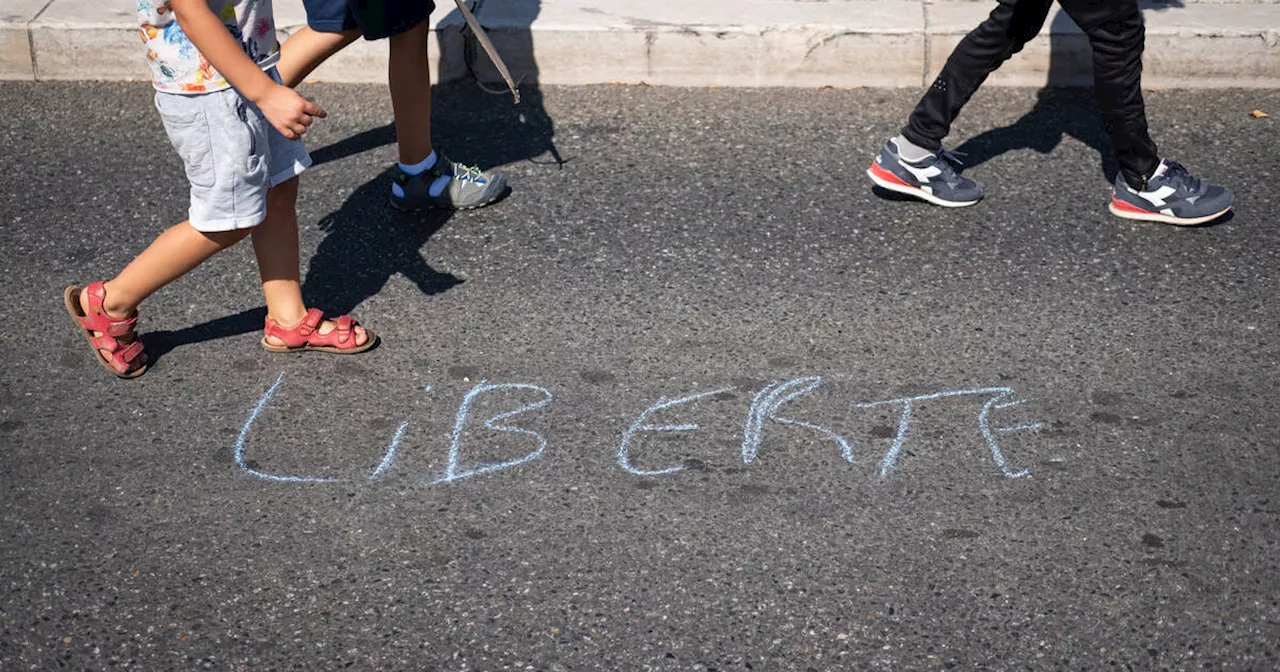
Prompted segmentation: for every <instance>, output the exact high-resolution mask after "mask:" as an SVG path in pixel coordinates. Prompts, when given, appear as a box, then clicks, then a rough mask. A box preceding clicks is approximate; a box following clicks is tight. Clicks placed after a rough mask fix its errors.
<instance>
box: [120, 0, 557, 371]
mask: <svg viewBox="0 0 1280 672" xmlns="http://www.w3.org/2000/svg"><path fill="white" fill-rule="evenodd" d="M442 1H444V0H442ZM485 5H486V3H485V0H475V1H474V2H473V3H472V5H471V6H472V11H473V12H474V13H475V14H476V16H477V18H478V19H479V20H480V24H481V25H482V26H484V27H485V28H486V29H487V32H488V33H489V36H490V38H491V39H492V40H493V42H494V44H495V46H496V47H497V49H498V53H499V54H500V55H501V56H502V58H503V59H504V60H505V61H506V63H507V66H508V68H509V69H510V71H511V74H512V76H513V77H514V78H515V80H516V81H517V82H518V83H519V89H520V103H519V105H513V104H512V96H511V94H510V92H507V91H505V84H504V83H502V80H501V78H500V77H499V76H498V75H497V71H496V69H494V68H493V66H492V64H491V63H489V61H488V57H487V56H486V55H485V54H484V51H483V50H482V49H481V48H480V47H479V45H478V43H477V42H476V39H475V37H474V36H473V35H471V33H470V31H469V30H467V29H466V28H465V25H466V24H465V22H464V21H463V20H462V17H461V15H460V13H459V12H458V10H457V9H456V8H455V9H454V10H453V11H452V12H450V13H449V14H448V15H447V16H446V17H444V19H443V20H442V21H441V22H440V23H439V24H438V31H439V34H438V36H439V38H440V39H439V44H440V52H441V53H440V72H441V73H442V75H441V77H440V79H442V80H443V81H444V83H437V84H435V85H434V86H433V88H432V115H431V116H432V124H431V125H432V137H433V144H434V145H436V147H437V148H439V149H441V150H443V151H444V152H445V153H446V154H447V155H448V156H449V157H450V158H451V159H454V160H457V161H460V162H462V163H466V164H472V165H478V166H480V167H482V168H485V169H488V168H491V167H495V166H502V165H504V164H510V163H513V162H516V161H531V162H534V163H539V164H543V163H546V164H550V165H553V166H563V164H564V163H567V161H566V160H565V159H563V158H562V157H561V156H560V154H559V152H557V150H556V147H555V145H554V143H553V139H554V136H555V126H554V123H553V122H552V120H551V117H550V116H549V115H548V114H547V111H546V109H545V108H544V107H543V103H542V91H541V89H540V88H539V85H538V67H537V60H536V59H535V57H534V49H533V34H532V30H531V25H532V23H533V20H534V19H535V18H537V16H538V13H539V10H540V7H541V0H503V2H501V3H493V4H492V5H491V6H489V7H486V6H485ZM395 141H396V137H395V127H394V125H392V124H387V125H385V126H379V127H376V128H372V129H369V130H366V131H363V132H360V133H357V134H355V135H353V136H350V137H348V138H344V139H342V140H339V141H337V142H335V143H332V144H330V145H327V146H325V147H320V148H318V149H315V150H313V151H312V152H311V158H312V162H313V165H319V164H322V163H326V162H329V161H338V160H341V159H343V158H345V157H348V156H352V155H355V154H359V153H361V152H365V151H368V150H371V149H375V148H378V147H383V146H386V145H390V144H394V143H395ZM391 174H392V171H391V169H390V167H388V169H387V170H386V171H383V172H382V173H381V174H379V175H377V176H376V177H374V178H373V179H371V180H369V181H368V182H366V183H364V184H363V185H361V186H360V187H358V188H357V189H356V190H355V191H354V192H353V193H352V194H351V196H350V197H349V198H348V199H347V200H346V201H345V202H344V203H343V204H342V206H341V207H340V208H339V209H338V210H336V211H334V212H331V213H329V214H328V215H325V216H324V217H323V218H321V220H320V222H319V223H318V225H317V226H319V228H320V229H321V230H322V231H324V232H325V233H326V234H327V235H326V236H325V238H324V240H322V241H321V242H320V245H319V246H318V247H317V248H316V253H315V255H314V256H313V257H312V258H311V263H310V265H309V267H308V271H307V275H306V277H305V278H304V279H303V283H302V293H303V297H304V298H305V299H306V301H307V305H309V306H315V307H317V308H320V309H322V310H324V311H325V313H326V314H328V315H341V314H344V313H350V312H352V311H353V310H355V309H356V308H357V307H358V306H359V305H360V304H361V303H362V302H363V301H364V300H365V299H367V298H369V297H371V296H373V295H375V294H377V293H378V292H380V291H381V290H382V288H383V286H385V285H386V283H387V281H388V280H389V279H390V278H391V276H393V275H395V274H402V275H404V276H405V277H406V278H408V279H409V280H410V281H412V282H413V283H414V284H415V285H417V286H418V289H419V290H420V291H422V293H424V294H427V295H432V294H437V293H440V292H444V291H448V290H449V289H450V288H452V287H454V286H456V285H458V284H460V283H461V282H462V280H461V279H459V278H457V277H455V276H453V275H451V274H448V273H441V272H439V271H436V270H435V269H433V268H432V267H431V266H430V265H429V264H427V262H426V260H425V258H424V257H423V252H422V248H423V246H424V245H426V243H427V241H428V240H429V239H430V238H431V236H432V235H433V234H435V232H436V231H439V230H440V229H441V227H443V226H444V225H445V224H446V223H448V221H449V219H450V218H451V216H452V213H451V212H450V211H445V210H426V211H422V212H420V213H401V212H399V211H397V210H395V208H393V207H392V206H391V204H390V203H389V197H390V194H391V179H392V175H391ZM304 184H305V180H304ZM513 188H514V189H515V194H517V195H518V193H519V189H520V185H519V184H516V185H513ZM304 189H305V187H304ZM490 207H494V206H490ZM497 207H501V205H498V206H497ZM299 226H303V227H305V226H308V223H306V222H300V223H299ZM266 312H267V311H266V308H264V307H261V306H259V307H256V308H252V309H249V310H245V311H242V312H240V313H236V314H234V315H228V316H225V317H220V318H217V319H214V320H210V321H208V322H205V323H202V324H198V325H193V326H191V327H186V328H183V329H178V330H174V331H157V332H150V333H147V334H144V335H143V336H142V341H143V344H144V346H145V347H146V351H147V355H148V357H149V358H150V360H151V362H152V363H153V364H154V363H155V362H157V361H159V360H160V358H162V357H163V356H164V355H165V354H166V353H168V352H169V351H171V350H173V349H174V348H177V347H181V346H184V345H191V344H195V343H203V342H205V341H211V340H216V339H220V338H227V337H231V336H239V335H242V334H247V333H250V332H254V331H261V330H262V328H263V321H264V319H265V318H266Z"/></svg>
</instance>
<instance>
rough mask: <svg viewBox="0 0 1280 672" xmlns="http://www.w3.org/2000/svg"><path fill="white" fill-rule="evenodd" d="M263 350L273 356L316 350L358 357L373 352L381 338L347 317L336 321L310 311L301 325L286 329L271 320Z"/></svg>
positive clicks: (268, 324)
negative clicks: (275, 353)
mask: <svg viewBox="0 0 1280 672" xmlns="http://www.w3.org/2000/svg"><path fill="white" fill-rule="evenodd" d="M265 331H266V333H265V334H264V335H263V336H262V347H263V348H265V349H266V350H268V351H269V352H302V351H304V350H315V351H317V352H329V353H333V354H338V355H354V354H356V353H360V352H364V351H366V350H368V349H369V348H372V347H373V346H374V345H375V344H377V342H378V337H377V335H376V334H374V333H373V332H371V331H368V330H367V329H365V328H363V327H361V326H359V325H358V324H357V323H356V321H355V320H353V319H351V317H349V316H347V315H343V316H342V317H339V318H338V319H336V320H326V319H324V313H323V312H321V311H320V310H319V309H317V308H311V309H310V310H308V311H307V315H306V317H304V318H302V320H301V321H299V322H298V323H297V324H295V325H293V326H290V327H285V326H282V325H281V324H280V323H279V322H276V321H275V320H273V319H271V316H270V315H268V316H267V324H266V330H265Z"/></svg>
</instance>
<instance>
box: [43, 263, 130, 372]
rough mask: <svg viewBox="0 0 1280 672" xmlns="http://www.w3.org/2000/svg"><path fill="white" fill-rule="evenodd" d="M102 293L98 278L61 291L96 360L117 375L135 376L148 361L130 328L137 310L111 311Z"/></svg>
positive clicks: (104, 291)
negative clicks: (122, 312) (127, 313)
mask: <svg viewBox="0 0 1280 672" xmlns="http://www.w3.org/2000/svg"><path fill="white" fill-rule="evenodd" d="M106 297H107V291H106V288H105V287H104V286H103V283H101V282H95V283H92V284H90V285H89V286H88V287H86V288H84V289H81V288H79V287H77V286H75V285H71V286H70V287H67V289H66V291H64V292H63V293H62V301H63V304H65V305H66V308H67V314H68V315H70V316H71V319H72V320H75V323H76V326H77V327H79V328H80V333H81V334H83V335H84V337H85V340H87V341H89V347H90V348H92V349H93V355H94V359H96V360H97V361H98V364H99V365H101V366H102V367H103V368H105V369H107V370H108V371H110V372H112V373H114V374H116V375H117V376H120V377H121V378H137V377H138V376H141V375H142V374H143V373H144V372H145V371H146V370H147V365H148V362H147V355H146V353H145V352H143V351H142V341H139V340H138V335H137V333H135V332H134V330H133V327H134V325H135V324H137V322H138V315H137V311H133V315H127V316H126V315H119V314H117V315H112V314H111V313H109V312H108V311H107V309H106V307H105V306H104V305H103V303H104V302H105V301H106Z"/></svg>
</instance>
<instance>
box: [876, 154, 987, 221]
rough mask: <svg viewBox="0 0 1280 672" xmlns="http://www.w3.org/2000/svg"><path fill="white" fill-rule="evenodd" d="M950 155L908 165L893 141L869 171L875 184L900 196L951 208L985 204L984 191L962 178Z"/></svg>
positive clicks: (927, 158) (940, 155)
mask: <svg viewBox="0 0 1280 672" xmlns="http://www.w3.org/2000/svg"><path fill="white" fill-rule="evenodd" d="M958 163H959V161H958V160H956V158H955V155H953V154H952V153H950V152H945V151H944V152H938V153H937V154H930V155H929V156H927V157H925V158H924V159H923V160H920V161H907V160H906V159H904V158H902V156H901V155H900V154H899V153H898V143H896V142H894V141H893V140H890V141H889V142H886V143H885V145H884V149H881V150H880V153H879V154H876V160H875V161H873V162H871V167H870V168H868V169H867V176H868V177H870V178H871V181H872V182H875V183H876V184H877V185H879V186H881V187H883V188H885V189H888V190H889V191H896V192H898V193H899V194H907V195H908V196H915V197H916V198H919V199H922V200H925V201H928V202H930V203H933V204H934V205H941V206H944V207H947V208H959V207H963V206H966V205H973V204H974V203H977V202H978V201H980V200H982V187H980V186H978V183H977V182H974V181H973V180H971V179H969V178H967V177H961V176H960V174H959V173H957V172H956V169H955V165H953V164H958Z"/></svg>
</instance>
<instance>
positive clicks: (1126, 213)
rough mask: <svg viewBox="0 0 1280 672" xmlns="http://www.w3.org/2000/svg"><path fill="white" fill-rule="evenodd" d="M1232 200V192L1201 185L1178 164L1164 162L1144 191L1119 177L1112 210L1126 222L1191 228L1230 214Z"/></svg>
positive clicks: (1209, 185) (1148, 180) (1112, 200)
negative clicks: (1133, 220)
mask: <svg viewBox="0 0 1280 672" xmlns="http://www.w3.org/2000/svg"><path fill="white" fill-rule="evenodd" d="M1231 201H1232V196H1231V190H1230V189H1227V188H1226V187H1218V186H1214V185H1212V184H1205V183H1204V182H1201V181H1200V180H1198V179H1196V178H1194V177H1192V176H1191V174H1190V173H1188V172H1187V169H1186V168H1183V167H1182V164H1180V163H1178V162H1177V161H1161V162H1160V166H1159V167H1158V168H1156V172H1155V175H1152V176H1151V177H1150V178H1149V179H1147V188H1146V190H1145V191H1138V190H1136V189H1134V188H1133V187H1130V186H1129V183H1127V182H1125V181H1124V176H1122V175H1117V176H1116V184H1115V189H1114V190H1113V191H1112V194H1111V208H1110V209H1111V214H1113V215H1115V216H1116V217H1124V218H1125V219H1141V220H1143V221H1147V222H1162V223H1165V224H1177V225H1180V226H1190V225H1192V224H1203V223H1205V222H1210V221H1213V220H1215V219H1217V218H1219V217H1221V216H1223V215H1225V214H1227V211H1228V210H1230V209H1231Z"/></svg>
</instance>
